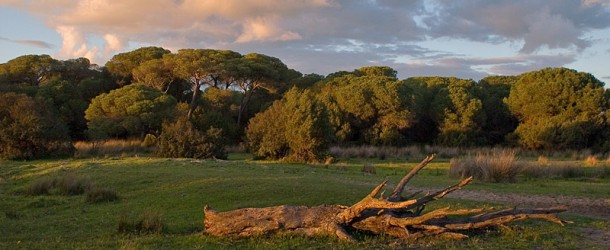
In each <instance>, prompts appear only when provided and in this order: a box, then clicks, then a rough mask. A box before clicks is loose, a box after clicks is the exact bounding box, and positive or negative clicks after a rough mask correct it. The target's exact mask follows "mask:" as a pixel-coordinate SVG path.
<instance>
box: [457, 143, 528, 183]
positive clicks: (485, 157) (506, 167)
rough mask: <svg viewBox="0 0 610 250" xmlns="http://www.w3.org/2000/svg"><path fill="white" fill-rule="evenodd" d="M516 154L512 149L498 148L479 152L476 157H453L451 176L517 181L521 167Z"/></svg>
mask: <svg viewBox="0 0 610 250" xmlns="http://www.w3.org/2000/svg"><path fill="white" fill-rule="evenodd" d="M515 155H516V153H515V151H512V150H497V151H494V152H492V153H488V154H477V155H476V156H475V157H472V156H467V157H462V158H452V159H451V161H450V163H449V176H450V177H452V178H467V177H469V176H474V178H475V179H477V180H480V181H484V182H515V181H516V179H517V178H516V177H517V174H518V173H519V171H520V169H521V164H520V163H519V162H518V161H516V160H515Z"/></svg>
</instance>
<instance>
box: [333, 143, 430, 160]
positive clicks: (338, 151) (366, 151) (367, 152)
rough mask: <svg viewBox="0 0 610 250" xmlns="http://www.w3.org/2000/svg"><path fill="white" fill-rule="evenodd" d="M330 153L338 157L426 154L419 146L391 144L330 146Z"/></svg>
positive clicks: (409, 156)
mask: <svg viewBox="0 0 610 250" xmlns="http://www.w3.org/2000/svg"><path fill="white" fill-rule="evenodd" d="M328 152H329V154H330V155H332V156H334V157H336V158H344V159H346V158H369V159H371V158H378V159H381V160H383V159H386V158H397V159H406V158H421V157H424V154H423V152H422V150H421V149H420V147H418V146H408V147H390V146H369V145H362V146H352V147H337V146H334V147H330V148H329V150H328Z"/></svg>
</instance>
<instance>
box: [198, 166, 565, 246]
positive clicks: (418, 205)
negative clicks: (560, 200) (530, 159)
mask: <svg viewBox="0 0 610 250" xmlns="http://www.w3.org/2000/svg"><path fill="white" fill-rule="evenodd" d="M433 158H434V155H431V156H429V157H427V158H426V159H424V160H423V161H422V162H421V163H420V164H419V165H418V166H416V167H415V168H413V169H412V170H411V171H410V172H409V173H407V175H405V177H403V178H402V180H401V181H400V183H399V184H398V185H397V186H396V188H395V189H394V191H393V192H392V194H391V195H390V196H389V197H388V198H383V193H382V194H381V195H380V196H379V197H378V194H379V192H380V191H381V189H382V188H383V187H384V186H385V184H386V182H385V181H384V182H382V183H381V184H379V185H378V186H377V187H375V189H373V191H372V192H371V193H370V194H369V195H367V196H366V197H364V199H362V200H361V201H359V202H358V203H356V204H354V205H352V206H350V207H347V206H341V205H322V206H316V207H307V206H276V207H265V208H243V209H237V210H232V211H227V212H217V211H214V210H213V209H211V208H210V207H208V206H206V207H205V208H204V214H205V219H204V228H205V231H206V232H207V233H209V234H211V235H215V236H240V237H251V236H260V235H268V234H277V233H281V232H294V233H298V234H304V235H332V236H336V237H338V238H340V239H342V240H349V241H352V240H354V239H353V237H352V236H351V235H350V234H349V233H348V231H351V230H358V231H362V232H366V233H372V234H386V235H391V236H395V237H399V238H419V237H422V236H427V235H443V236H447V237H451V238H465V237H467V236H466V235H464V234H462V233H459V232H460V231H465V230H470V229H476V228H487V227H493V226H499V225H503V224H505V223H508V222H512V221H518V220H524V219H529V218H537V219H545V220H548V221H551V222H555V223H558V224H561V225H563V223H566V221H563V220H560V219H558V218H557V217H556V214H557V213H560V212H564V211H566V210H567V208H566V207H563V206H562V207H552V208H539V209H515V208H512V209H505V210H500V211H494V210H493V208H477V209H457V210H452V209H450V208H448V207H447V208H441V209H436V210H433V211H429V212H427V213H424V214H422V212H423V211H424V207H425V205H426V204H427V203H428V202H431V201H434V200H438V199H440V198H443V197H444V196H445V195H447V194H448V193H450V192H453V191H456V190H459V189H461V188H462V187H464V186H466V185H468V184H469V183H470V182H471V181H472V180H473V178H472V177H470V178H466V179H464V180H462V181H461V182H459V183H457V184H455V185H453V186H450V187H447V188H445V189H442V190H439V191H438V192H435V193H432V194H426V195H423V196H421V197H419V198H415V195H411V196H407V197H403V196H402V192H403V190H404V187H405V186H406V184H407V183H408V182H409V180H410V179H411V178H413V177H414V176H415V175H416V174H417V172H418V171H420V170H421V169H423V167H425V166H426V164H428V163H429V162H430V161H432V159H433ZM416 195H417V194H416ZM348 229H349V230H348Z"/></svg>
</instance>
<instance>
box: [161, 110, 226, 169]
mask: <svg viewBox="0 0 610 250" xmlns="http://www.w3.org/2000/svg"><path fill="white" fill-rule="evenodd" d="M225 145H226V142H225V139H224V136H223V133H222V129H217V128H214V127H211V128H209V129H208V130H207V131H205V132H201V131H199V130H198V129H196V128H195V127H194V126H193V124H191V122H189V121H187V120H184V119H180V120H178V121H177V122H175V123H171V124H164V125H163V131H162V132H161V135H160V136H159V138H158V144H157V151H156V155H158V156H161V157H173V158H182V157H183V158H217V159H226V158H227V152H226V150H225Z"/></svg>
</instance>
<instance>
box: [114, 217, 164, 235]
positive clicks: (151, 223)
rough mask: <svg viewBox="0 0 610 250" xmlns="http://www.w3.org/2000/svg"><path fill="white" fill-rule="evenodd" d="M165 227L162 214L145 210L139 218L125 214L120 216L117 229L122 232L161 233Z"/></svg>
mask: <svg viewBox="0 0 610 250" xmlns="http://www.w3.org/2000/svg"><path fill="white" fill-rule="evenodd" d="M164 228H165V224H164V223H163V220H162V219H161V214H160V213H159V212H155V211H144V212H143V213H142V214H141V215H140V216H139V217H138V218H137V219H135V220H133V219H130V216H128V215H126V214H123V215H121V216H120V217H119V222H118V226H117V231H118V232H119V233H122V234H159V233H161V232H162V231H163V229H164Z"/></svg>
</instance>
